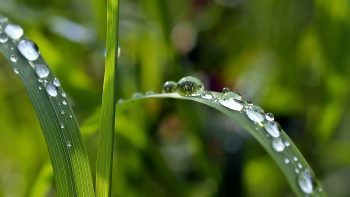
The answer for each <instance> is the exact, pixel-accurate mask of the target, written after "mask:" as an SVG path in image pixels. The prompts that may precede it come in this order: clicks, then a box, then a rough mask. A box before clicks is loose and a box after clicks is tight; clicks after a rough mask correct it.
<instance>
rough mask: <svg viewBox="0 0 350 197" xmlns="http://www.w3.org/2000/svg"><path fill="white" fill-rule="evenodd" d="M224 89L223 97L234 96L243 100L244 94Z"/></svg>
mask: <svg viewBox="0 0 350 197" xmlns="http://www.w3.org/2000/svg"><path fill="white" fill-rule="evenodd" d="M224 89H225V88H224ZM224 89H223V94H222V96H221V98H222V99H229V98H233V99H236V100H240V101H241V100H242V96H241V95H240V94H239V93H238V92H233V91H231V90H224Z"/></svg>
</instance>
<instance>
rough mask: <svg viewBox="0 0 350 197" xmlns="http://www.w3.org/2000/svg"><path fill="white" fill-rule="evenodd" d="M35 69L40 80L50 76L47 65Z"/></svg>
mask: <svg viewBox="0 0 350 197" xmlns="http://www.w3.org/2000/svg"><path fill="white" fill-rule="evenodd" d="M34 69H35V73H36V74H37V75H38V77H39V78H45V77H47V76H49V74H50V70H49V68H47V66H46V65H45V64H37V65H35V68H34Z"/></svg>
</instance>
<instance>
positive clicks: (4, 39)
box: [0, 32, 8, 43]
mask: <svg viewBox="0 0 350 197" xmlns="http://www.w3.org/2000/svg"><path fill="white" fill-rule="evenodd" d="M7 40H8V37H7V35H6V34H5V33H3V32H2V33H0V43H5V42H7Z"/></svg>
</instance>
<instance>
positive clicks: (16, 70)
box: [13, 67, 19, 75]
mask: <svg viewBox="0 0 350 197" xmlns="http://www.w3.org/2000/svg"><path fill="white" fill-rule="evenodd" d="M13 72H15V73H16V75H18V74H19V70H18V68H17V67H14V68H13Z"/></svg>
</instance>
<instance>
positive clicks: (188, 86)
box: [177, 76, 204, 96]
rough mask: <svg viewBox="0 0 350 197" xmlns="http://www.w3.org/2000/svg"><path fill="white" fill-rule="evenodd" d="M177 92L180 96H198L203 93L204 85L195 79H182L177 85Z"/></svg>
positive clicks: (189, 77)
mask: <svg viewBox="0 0 350 197" xmlns="http://www.w3.org/2000/svg"><path fill="white" fill-rule="evenodd" d="M177 92H178V93H179V94H180V95H182V96H200V95H201V94H202V93H203V92H204V85H203V83H202V82H201V80H199V79H197V78H195V77H191V76H188V77H184V78H182V79H180V80H179V82H178V83H177Z"/></svg>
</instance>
